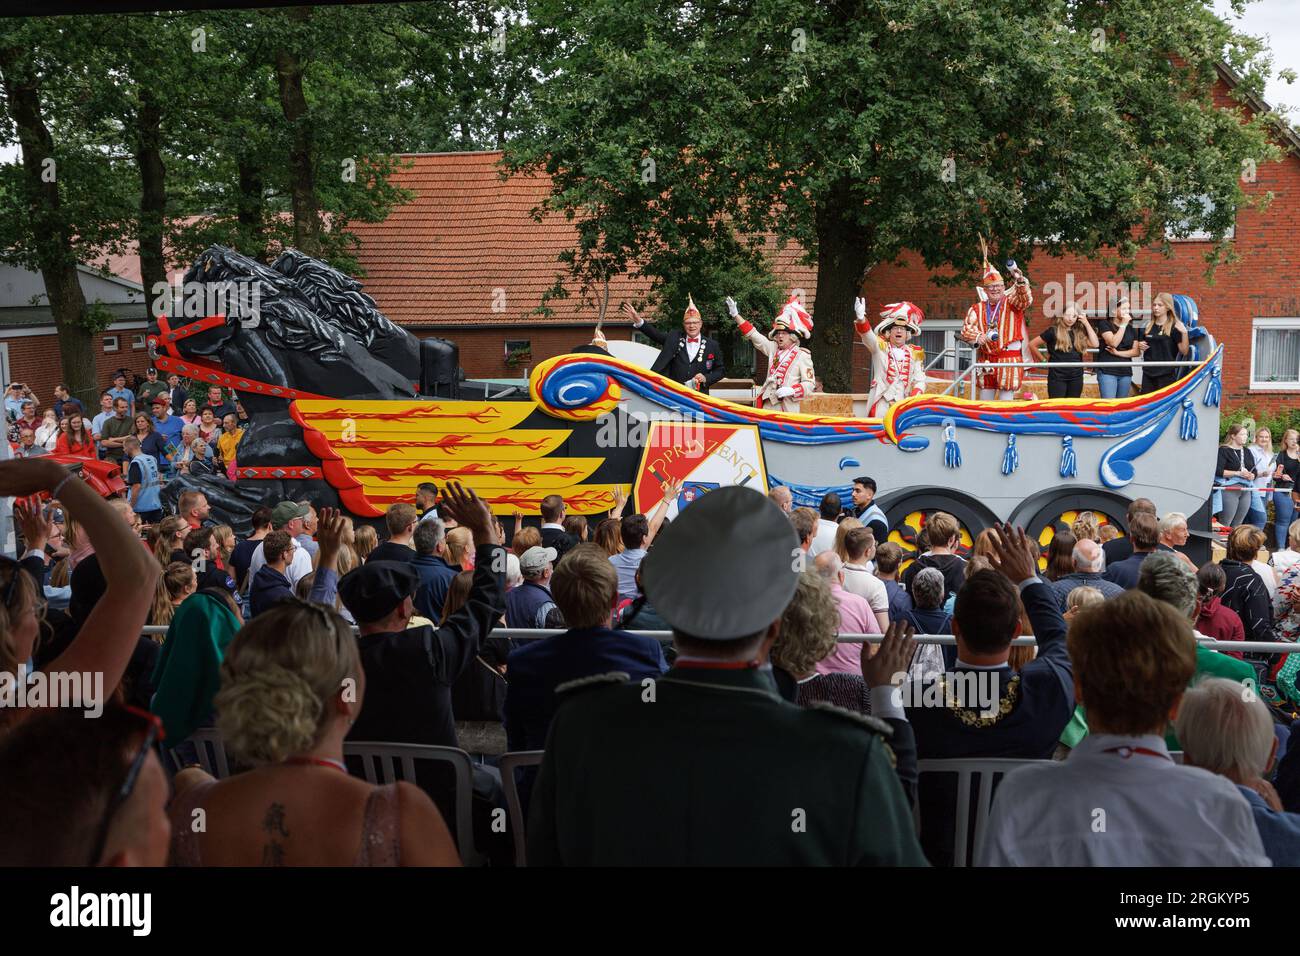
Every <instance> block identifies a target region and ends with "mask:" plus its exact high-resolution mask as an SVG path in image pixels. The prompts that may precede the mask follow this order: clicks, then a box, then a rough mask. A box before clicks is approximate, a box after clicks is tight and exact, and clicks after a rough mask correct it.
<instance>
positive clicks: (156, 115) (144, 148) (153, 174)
mask: <svg viewBox="0 0 1300 956" xmlns="http://www.w3.org/2000/svg"><path fill="white" fill-rule="evenodd" d="M135 123H136V147H135V162H136V166H137V167H138V168H139V170H140V282H141V284H142V285H144V301H145V306H144V311H145V319H146V320H149V319H152V318H153V315H152V314H151V311H152V306H153V301H154V298H155V297H156V296H157V295H158V292H157V291H156V290H157V289H162V290H163V294H164V295H165V294H166V285H167V261H166V258H165V257H164V255H163V236H164V235H165V234H166V230H167V225H166V223H165V222H164V220H163V213H164V210H165V208H166V205H167V168H166V166H164V165H163V158H162V107H161V106H160V105H159V103H158V97H157V95H156V94H155V93H154V91H153V90H150V89H142V90H141V91H140V109H139V110H138V111H137V113H136V117H135Z"/></svg>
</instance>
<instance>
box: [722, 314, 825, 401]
mask: <svg viewBox="0 0 1300 956" xmlns="http://www.w3.org/2000/svg"><path fill="white" fill-rule="evenodd" d="M740 331H741V333H742V334H743V335H744V336H745V338H747V339H749V341H750V342H752V343H753V345H754V348H756V349H758V350H759V351H760V352H762V353H763V355H765V356H766V357H767V379H766V380H765V381H764V382H763V387H762V388H761V389H759V392H758V407H759V408H779V409H780V410H781V411H783V412H797V411H799V403H800V402H801V401H803V399H804V398H805V397H806V396H808V395H811V394H812V393H813V389H814V388H815V387H816V385H817V377H816V375H815V373H814V372H813V362H812V353H811V352H809V351H808V350H807V349H805V348H800V347H799V346H797V345H792V346H791V347H790V348H788V349H786V350H785V351H784V352H778V351H777V348H776V343H775V342H773V341H772V340H771V339H769V338H768V337H767V336H766V335H764V334H763V333H762V332H760V331H758V329H756V328H754V326H753V325H752V324H751V323H749V322H741V324H740ZM785 385H789V386H790V387H791V388H793V389H794V394H793V395H791V396H790V397H789V398H777V397H776V392H777V389H779V388H781V387H782V386H785Z"/></svg>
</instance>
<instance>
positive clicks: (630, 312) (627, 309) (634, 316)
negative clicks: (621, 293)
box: [621, 302, 645, 326]
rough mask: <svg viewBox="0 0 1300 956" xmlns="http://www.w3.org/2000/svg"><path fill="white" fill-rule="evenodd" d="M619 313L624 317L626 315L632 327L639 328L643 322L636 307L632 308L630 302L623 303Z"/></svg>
mask: <svg viewBox="0 0 1300 956" xmlns="http://www.w3.org/2000/svg"><path fill="white" fill-rule="evenodd" d="M621 311H622V312H623V314H624V315H626V316H627V317H628V318H629V319H631V320H632V324H633V325H637V326H639V325H640V324H641V323H642V322H644V321H645V320H644V319H643V318H641V313H640V312H638V311H637V310H636V307H635V306H633V305H632V303H631V302H624V303H623V307H622V310H621Z"/></svg>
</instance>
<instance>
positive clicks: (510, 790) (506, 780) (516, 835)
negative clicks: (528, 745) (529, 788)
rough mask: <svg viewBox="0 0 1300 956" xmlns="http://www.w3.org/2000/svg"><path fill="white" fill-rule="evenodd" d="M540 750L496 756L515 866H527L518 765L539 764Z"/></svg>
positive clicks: (518, 751)
mask: <svg viewBox="0 0 1300 956" xmlns="http://www.w3.org/2000/svg"><path fill="white" fill-rule="evenodd" d="M544 752H545V751H541V750H517V751H515V752H514V753H507V754H502V755H501V756H500V757H499V758H497V766H498V767H499V768H500V770H501V787H502V789H504V790H505V792H506V807H507V808H508V809H509V811H510V836H511V838H512V839H513V840H514V843H515V866H527V865H528V862H527V855H528V844H527V841H526V840H525V838H524V808H523V804H522V803H521V802H520V800H519V784H518V783H516V782H515V770H516V768H518V767H537V766H540V765H541V762H542V754H543V753H544Z"/></svg>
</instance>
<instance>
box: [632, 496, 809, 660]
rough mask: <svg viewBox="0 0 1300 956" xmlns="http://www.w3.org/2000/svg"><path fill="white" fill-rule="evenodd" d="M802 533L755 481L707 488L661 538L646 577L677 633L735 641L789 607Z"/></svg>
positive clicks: (657, 603) (648, 590) (649, 594)
mask: <svg viewBox="0 0 1300 956" xmlns="http://www.w3.org/2000/svg"><path fill="white" fill-rule="evenodd" d="M798 550H799V536H798V535H797V534H795V532H794V527H793V526H792V525H791V524H790V521H789V519H788V518H787V517H786V516H785V515H784V514H782V513H781V509H780V508H778V507H777V506H776V505H775V504H773V503H772V502H771V501H770V500H769V499H768V497H767V496H766V495H764V494H762V493H761V492H759V491H756V490H754V489H752V488H742V487H740V486H737V485H730V486H727V487H725V488H717V489H715V490H713V491H710V492H709V493H708V494H706V495H703V496H702V497H700V498H699V499H698V500H697V501H695V502H694V503H693V504H692V505H691V506H690V507H689V508H687V509H685V510H684V511H683V512H682V513H681V515H680V517H678V518H677V520H676V521H674V522H673V523H672V524H670V525H669V526H668V527H667V528H666V529H665V530H664V531H661V532H660V533H659V536H658V537H657V538H655V543H654V547H653V548H651V549H650V552H649V553H648V554H647V555H646V556H645V559H644V561H643V562H642V564H641V568H642V572H641V583H642V585H643V586H644V588H645V593H646V596H647V597H648V598H649V599H650V602H651V603H652V604H653V605H654V607H655V610H656V611H658V612H659V615H660V616H661V617H662V618H663V619H664V620H665V621H667V622H668V623H669V624H671V625H672V627H673V630H675V631H678V632H679V633H682V634H686V635H689V636H691V637H695V638H698V639H700V640H708V641H729V640H735V639H737V638H742V637H750V636H752V635H754V634H757V633H758V632H760V631H762V630H763V629H764V628H766V627H767V626H768V625H769V624H771V623H772V622H773V621H775V620H776V619H777V618H779V617H780V616H781V614H782V613H783V612H784V611H785V608H786V605H787V604H789V603H790V599H791V598H792V597H793V596H794V589H795V585H796V584H798V581H799V572H798V571H797V570H796V567H797V565H796V562H795V560H794V557H795V555H797V554H798Z"/></svg>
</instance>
